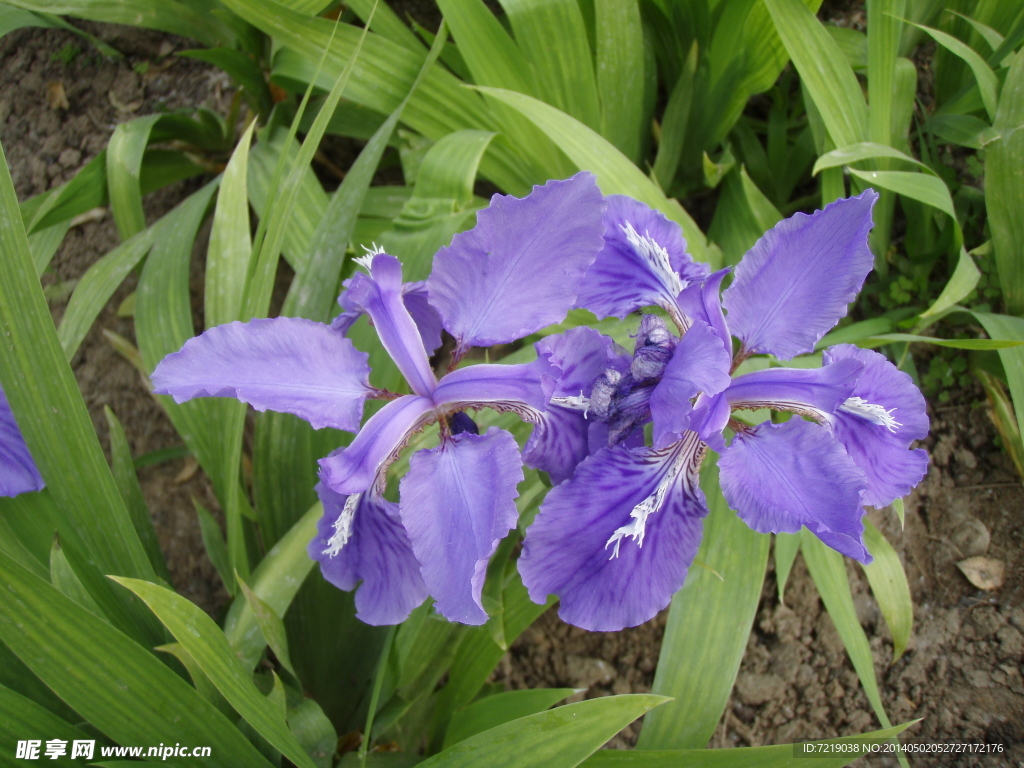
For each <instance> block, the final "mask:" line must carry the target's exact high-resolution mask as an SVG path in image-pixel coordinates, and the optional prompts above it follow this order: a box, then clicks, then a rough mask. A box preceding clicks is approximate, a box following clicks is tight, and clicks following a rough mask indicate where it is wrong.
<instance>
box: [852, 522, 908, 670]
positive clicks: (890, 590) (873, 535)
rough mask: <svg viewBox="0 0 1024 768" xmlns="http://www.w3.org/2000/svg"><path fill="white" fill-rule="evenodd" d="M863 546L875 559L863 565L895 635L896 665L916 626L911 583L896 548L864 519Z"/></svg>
mask: <svg viewBox="0 0 1024 768" xmlns="http://www.w3.org/2000/svg"><path fill="white" fill-rule="evenodd" d="M864 545H865V546H866V547H867V548H868V552H870V553H871V556H872V557H873V558H875V559H874V562H872V563H871V564H870V565H865V566H863V568H864V573H865V574H867V577H868V583H870V584H871V592H872V594H874V596H875V600H877V601H878V607H879V609H880V610H881V611H882V616H884V617H885V623H886V624H887V625H888V627H889V632H890V633H891V634H892V645H893V647H892V661H893V663H894V664H895V663H896V661H897V660H898V659H899V658H900V656H902V655H903V651H904V650H906V648H907V643H908V642H909V641H910V631H911V628H912V627H913V625H914V603H913V601H912V600H911V599H910V585H909V584H907V574H906V573H905V572H904V570H903V563H902V562H900V557H899V555H897V554H896V550H894V549H893V548H892V545H891V544H890V543H889V542H888V541H887V540H886V538H885V536H883V535H882V534H881V533H880V532H879V530H878V529H877V528H875V526H874V525H872V523H871V521H870V520H865V521H864Z"/></svg>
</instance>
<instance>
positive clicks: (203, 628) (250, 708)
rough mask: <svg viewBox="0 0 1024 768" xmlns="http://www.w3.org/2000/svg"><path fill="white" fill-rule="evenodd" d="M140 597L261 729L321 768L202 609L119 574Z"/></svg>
mask: <svg viewBox="0 0 1024 768" xmlns="http://www.w3.org/2000/svg"><path fill="white" fill-rule="evenodd" d="M116 580H117V582H118V583H119V584H122V585H123V586H125V587H127V588H128V589H130V590H131V591H133V592H134V593H135V594H137V595H138V596H139V597H141V598H142V599H143V600H144V601H145V603H146V605H148V606H149V607H150V609H151V610H152V611H153V613H155V614H156V615H157V617H159V619H160V620H161V621H162V622H163V623H164V625H165V626H166V627H167V628H168V629H169V630H170V631H171V634H173V635H174V636H175V638H177V640H178V642H179V643H181V645H182V646H183V647H184V648H185V650H187V651H188V652H189V654H190V655H191V656H192V658H193V659H195V661H196V663H197V664H198V665H199V666H200V667H201V668H202V670H203V672H205V673H206V675H207V677H209V678H210V682H212V683H213V684H214V685H216V686H217V690H219V691H220V692H221V693H222V694H224V698H225V699H227V700H228V703H229V704H231V706H232V707H234V708H235V709H236V710H237V711H238V713H239V714H240V715H241V716H242V717H244V718H245V720H246V722H248V723H249V724H250V725H251V726H252V727H253V728H255V729H256V731H257V732H258V733H259V734H260V735H261V736H262V737H263V738H265V739H266V740H267V741H269V742H270V743H271V744H273V745H274V747H276V748H277V749H278V750H279V751H280V752H281V753H282V754H283V755H285V756H286V757H287V758H288V759H289V760H291V761H292V762H293V763H295V765H297V766H300V768H302V767H305V768H316V765H315V764H314V763H313V761H312V760H310V758H309V755H307V754H306V751H305V750H304V749H303V748H302V746H301V745H300V744H299V743H298V742H297V741H296V740H295V737H294V736H293V735H292V732H291V731H290V730H288V726H287V724H286V723H285V721H284V718H282V717H280V713H279V712H277V711H276V710H275V709H274V707H273V705H272V704H271V703H270V701H268V700H267V699H266V698H265V697H264V696H263V694H261V693H260V691H259V689H258V688H257V687H256V685H255V683H253V681H252V676H251V675H250V673H249V671H248V670H247V669H246V668H245V666H244V665H243V664H242V663H241V662H240V661H239V659H238V658H237V657H236V656H235V654H234V653H232V651H231V646H230V645H228V641H227V638H225V637H224V633H223V632H221V630H220V627H218V626H217V625H216V624H215V623H214V621H213V619H211V618H210V617H209V616H207V615H206V614H205V613H204V612H203V610H202V609H201V608H199V607H198V606H197V605H195V604H194V603H191V602H189V601H188V600H186V599H185V598H184V597H181V596H180V595H176V594H175V593H174V592H171V591H170V590H169V589H164V588H163V587H159V586H157V585H156V584H150V583H149V582H146V581H140V580H138V579H123V578H119V579H116Z"/></svg>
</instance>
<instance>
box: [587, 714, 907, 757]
mask: <svg viewBox="0 0 1024 768" xmlns="http://www.w3.org/2000/svg"><path fill="white" fill-rule="evenodd" d="M914 722H917V721H911V722H909V723H903V724H902V725H896V726H893V727H892V728H884V729H882V730H880V731H872V732H871V733H862V734H859V735H856V736H840V737H839V738H837V739H824V740H822V741H810V742H805V743H806V744H811V745H832V744H850V742H853V743H854V744H851V745H850V746H849V747H848V748H846V749H843V750H842V751H841V752H839V753H838V754H837V753H836V752H837V751H836V750H834V748H833V749H832V750H829V753H828V756H827V757H813V758H812V757H810V756H809V755H804V754H801V752H803V751H804V749H807V748H805V747H803V745H801V744H775V745H773V746H769V747H743V748H741V749H678V750H658V751H646V750H644V751H641V750H633V751H629V750H619V749H603V750H601V751H600V752H597V753H595V754H594V756H593V757H591V758H589V759H588V760H587V761H586V762H584V763H583V765H584V766H585V767H586V768H680V766H685V768H802V766H806V767H807V768H810V767H811V766H814V768H842V766H844V765H849V764H850V763H852V762H853V761H854V760H856V759H857V758H859V757H861V756H863V755H865V754H867V752H868V750H869V749H870V748H871V745H872V744H873V743H880V742H887V741H889V740H890V739H892V738H894V737H895V736H898V735H899V734H900V733H902V732H903V731H905V730H906V729H907V728H908V727H910V726H911V725H913V724H914ZM854 745H856V746H854ZM814 749H822V747H817V746H812V747H811V748H810V750H809V751H812V750H814Z"/></svg>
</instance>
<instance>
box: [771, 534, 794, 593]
mask: <svg viewBox="0 0 1024 768" xmlns="http://www.w3.org/2000/svg"><path fill="white" fill-rule="evenodd" d="M799 551H800V534H798V533H777V534H775V586H776V587H777V588H778V590H779V602H780V603H785V602H786V600H785V595H786V582H787V581H789V574H790V571H792V570H793V563H794V562H795V561H796V555H797V553H798V552H799Z"/></svg>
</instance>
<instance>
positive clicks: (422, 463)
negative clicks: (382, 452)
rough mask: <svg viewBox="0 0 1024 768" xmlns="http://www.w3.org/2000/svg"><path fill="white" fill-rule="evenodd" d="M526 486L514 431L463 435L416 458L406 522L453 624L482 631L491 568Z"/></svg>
mask: <svg viewBox="0 0 1024 768" xmlns="http://www.w3.org/2000/svg"><path fill="white" fill-rule="evenodd" d="M522 479H523V469H522V460H521V459H520V457H519V447H518V446H517V445H516V441H515V439H514V438H513V437H512V435H510V434H509V433H508V432H505V431H504V430H500V429H498V428H497V427H491V428H490V429H489V430H488V431H487V433H486V434H483V435H474V434H472V433H471V432H463V433H462V434H459V435H455V436H454V437H452V438H450V439H449V440H446V441H444V442H443V443H442V444H441V445H439V446H438V447H437V448H436V449H434V450H423V451H418V452H417V453H415V454H413V457H412V459H411V460H410V461H409V474H407V475H406V476H405V477H404V478H403V479H402V483H401V486H400V493H401V503H400V510H401V515H402V522H403V523H404V524H405V528H406V530H407V531H408V532H409V538H410V540H411V541H412V548H413V552H415V553H416V557H417V558H418V559H419V561H420V563H421V564H422V565H421V569H422V573H423V580H424V581H425V582H426V584H427V589H428V590H429V591H430V594H431V596H432V597H433V598H434V600H435V601H436V605H437V610H438V611H440V612H441V614H443V615H444V616H445V617H447V618H448V619H450V620H451V621H458V622H462V623H463V624H483V623H484V622H486V621H487V613H486V612H485V611H484V609H483V603H482V602H481V593H482V591H483V586H484V577H485V576H486V574H487V561H488V560H489V559H490V557H491V555H493V554H494V550H495V549H497V547H498V542H499V541H501V540H502V539H503V538H504V537H505V535H506V534H507V533H508V532H509V531H510V530H511V529H512V528H513V527H514V526H515V524H516V520H517V517H518V514H517V511H516V504H515V499H516V497H517V496H518V495H519V494H518V492H517V491H516V485H517V484H518V483H519V482H520V481H522Z"/></svg>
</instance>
